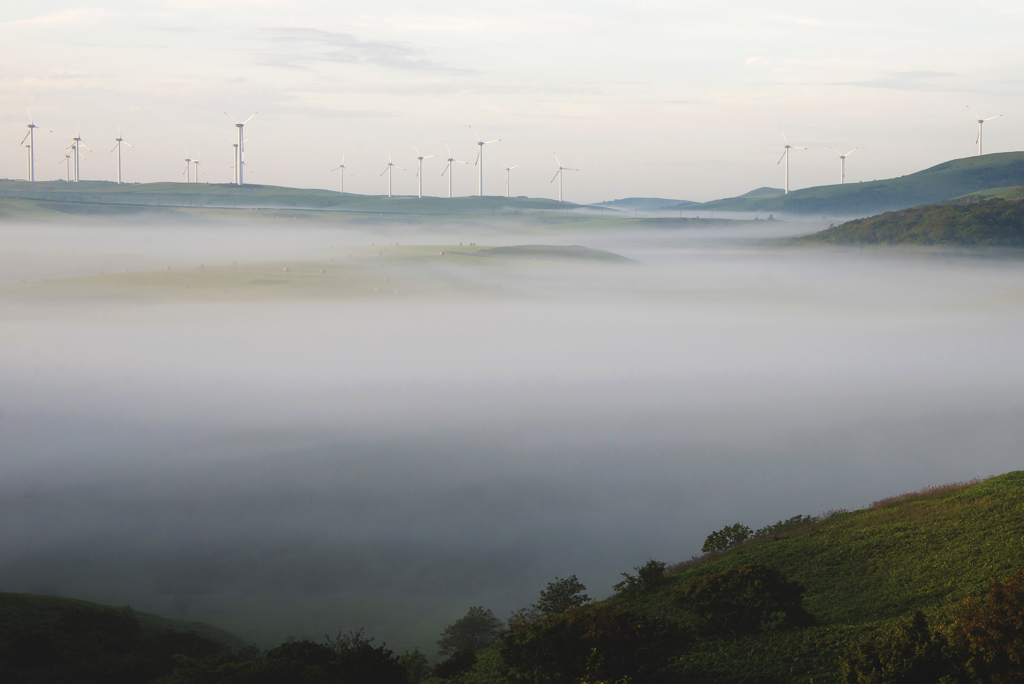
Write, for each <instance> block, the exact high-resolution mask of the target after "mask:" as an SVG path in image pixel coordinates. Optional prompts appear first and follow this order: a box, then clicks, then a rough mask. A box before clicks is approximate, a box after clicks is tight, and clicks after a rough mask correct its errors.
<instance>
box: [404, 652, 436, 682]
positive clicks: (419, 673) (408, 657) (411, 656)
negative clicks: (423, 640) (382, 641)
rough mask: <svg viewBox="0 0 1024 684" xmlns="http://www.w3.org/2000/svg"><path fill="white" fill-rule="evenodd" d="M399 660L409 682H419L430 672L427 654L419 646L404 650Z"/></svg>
mask: <svg viewBox="0 0 1024 684" xmlns="http://www.w3.org/2000/svg"><path fill="white" fill-rule="evenodd" d="M399 660H400V662H401V663H402V667H403V668H405V674H406V675H407V676H408V678H409V684H420V682H422V681H423V680H424V679H426V678H427V675H429V674H430V665H429V663H427V656H426V655H424V653H423V651H421V650H420V649H419V648H414V649H412V650H411V651H406V652H405V653H403V654H402V657H401V658H400V659H399Z"/></svg>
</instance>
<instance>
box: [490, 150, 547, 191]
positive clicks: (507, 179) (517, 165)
mask: <svg viewBox="0 0 1024 684" xmlns="http://www.w3.org/2000/svg"><path fill="white" fill-rule="evenodd" d="M555 159H558V157H555ZM498 161H499V162H501V165H502V166H504V167H505V197H511V194H509V174H511V173H512V169H518V168H519V164H516V165H515V166H508V165H507V164H506V163H505V162H503V161H501V157H499V158H498Z"/></svg>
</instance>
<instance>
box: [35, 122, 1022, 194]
mask: <svg viewBox="0 0 1024 684" xmlns="http://www.w3.org/2000/svg"><path fill="white" fill-rule="evenodd" d="M967 109H968V110H969V111H970V112H971V114H972V115H973V116H974V117H975V118H976V120H977V123H978V133H977V137H976V139H975V145H976V146H977V148H978V156H981V155H982V154H983V139H982V138H983V132H984V125H985V123H986V122H989V121H992V120H993V119H998V118H999V117H1001V116H1003V115H1002V114H999V115H996V116H991V117H988V118H984V117H981V116H979V115H978V114H977V113H976V112H975V111H974V110H973V109H971V107H970V106H969V105H968V106H967ZM224 114H225V116H227V117H228V118H230V119H231V120H232V121H233V122H234V125H235V128H236V129H237V142H235V140H234V139H232V138H231V137H229V136H227V134H223V135H224V137H225V138H226V139H227V141H228V143H229V144H231V145H232V147H233V148H234V153H233V161H232V166H231V167H230V168H231V169H232V170H233V178H232V183H233V184H235V185H243V184H244V182H245V170H246V168H247V166H248V165H247V163H246V161H245V143H246V142H248V141H249V140H251V139H252V138H246V137H245V133H244V131H245V125H246V124H247V123H249V121H251V120H252V119H253V117H255V116H256V114H258V112H256V113H254V114H253V115H252V116H250V117H249V118H248V119H246V120H245V121H238V120H237V119H235V118H234V117H232V116H231V115H230V114H228V113H227V112H224ZM36 129H39V130H40V131H43V132H47V133H53V131H52V130H48V129H44V128H41V127H40V126H37V125H36V124H35V121H34V119H33V117H32V112H31V111H29V124H28V132H27V133H26V134H25V137H24V138H22V140H21V143H20V145H21V146H23V147H25V148H26V154H27V160H26V170H25V177H26V179H27V180H29V181H35V180H36V169H35V164H36V156H35V149H36V142H35V137H36ZM469 129H470V131H471V132H472V133H473V136H474V137H475V138H476V145H477V153H476V159H475V160H474V161H473V166H475V167H477V172H478V182H477V194H478V195H479V196H481V197H482V196H483V195H484V170H483V152H484V146H485V145H491V144H494V143H500V142H501V141H502V139H501V138H497V139H495V140H483V139H482V138H480V136H479V135H477V132H476V131H475V130H474V129H473V127H472V126H469ZM779 130H780V131H781V132H782V138H783V141H784V145H783V152H782V156H781V157H780V158H779V161H778V162H776V166H779V165H781V164H782V162H785V167H784V170H785V185H784V192H785V193H786V194H789V162H790V160H789V157H790V152H791V151H792V150H803V151H807V150H808V149H809V148H807V147H800V146H797V145H791V144H790V143H789V138H788V137H787V136H786V133H785V131H783V130H782V128H781V127H780V129H779ZM122 145H127V146H128V147H130V148H134V145H131V144H130V143H128V142H127V141H126V140H125V139H124V138H122V137H121V126H120V124H118V126H117V137H116V138H114V147H113V148H111V150H110V152H111V153H114V152H116V153H117V176H116V178H117V180H116V182H117V183H119V184H120V183H122V182H123V181H122V173H121V147H122ZM444 146H445V150H446V153H447V156H446V157H444V158H443V161H446V162H447V164H446V165H445V167H444V169H443V170H442V171H441V174H440V175H441V176H442V177H444V176H447V179H448V197H453V185H452V177H453V176H454V173H455V167H456V165H457V164H464V165H466V166H469V162H468V161H463V160H460V159H456V158H455V156H454V155H453V154H452V151H451V147H450V146H449V145H448V141H447V140H444ZM410 147H412V149H413V151H414V152H415V155H416V156H415V160H416V173H415V178H416V180H417V196H418V197H421V198H422V197H423V174H424V169H423V162H424V160H427V159H432V158H434V157H437V156H438V155H437V154H428V155H424V154H421V153H420V151H419V149H418V148H417V147H416V146H415V145H414V144H410ZM82 148H85V150H87V151H89V152H93V150H92V149H91V148H90V147H89V146H88V145H87V144H86V143H85V142H84V141H83V139H82V135H81V129H80V128H79V130H78V131H77V133H76V134H75V136H74V137H73V138H72V139H71V142H70V143H69V144H68V145H67V147H66V148H65V150H64V157H63V159H62V160H61V161H59V162H58V164H64V165H65V178H64V180H65V181H67V182H78V181H79V180H80V179H81V168H82V165H81V162H82V160H83V159H84V157H83V156H82V154H83V153H82ZM829 149H830V150H832V151H833V152H835V154H836V155H837V156H838V157H839V183H840V184H844V183H845V182H846V159H847V157H849V156H850V155H851V154H853V153H854V152H856V151H857V150H858V149H860V148H859V146H858V147H854V148H853V149H851V150H850V151H849V152H846V153H845V154H843V153H841V152H840V151H839V150H837V149H835V148H834V147H832V146H829ZM386 152H387V158H388V161H387V165H386V166H385V167H384V170H383V171H381V173H380V174H379V175H380V176H381V177H383V176H384V175H385V174H387V177H388V197H393V196H394V185H393V175H394V171H395V169H398V170H399V171H402V172H405V171H406V169H405V168H404V167H402V166H399V165H398V164H396V163H395V162H394V160H393V158H392V156H391V149H390V148H386ZM552 155H553V156H554V160H555V164H556V167H555V168H556V170H555V174H554V176H552V178H551V180H550V181H549V183H554V182H555V180H557V181H558V201H559V202H561V201H562V181H563V178H564V175H565V174H564V172H566V171H579V169H577V168H571V167H567V166H562V162H561V160H559V158H558V155H557V154H555V153H554V152H552ZM199 156H201V155H199ZM199 156H197V157H195V158H193V157H191V156H190V155H189V153H188V150H187V148H186V149H185V159H184V161H185V169H184V171H182V174H181V175H183V176H185V182H186V183H191V182H199V174H200V173H203V174H205V170H204V169H203V167H202V162H201V160H200V158H199ZM86 161H88V160H87V159H86ZM498 161H499V163H500V164H501V165H502V167H503V168H504V170H505V196H506V197H511V185H512V177H511V174H512V170H513V169H516V168H519V166H520V164H514V165H512V166H509V165H508V164H506V163H505V162H504V161H503V160H502V159H501V158H500V157H499V158H498ZM335 171H339V172H340V174H339V176H340V182H339V190H340V192H341V193H342V194H344V193H345V173H346V171H348V168H347V167H346V165H345V155H344V154H343V155H342V158H341V164H340V165H338V166H336V167H335V168H333V169H330V172H332V173H333V172H335ZM348 172H349V175H353V174H352V172H351V171H348Z"/></svg>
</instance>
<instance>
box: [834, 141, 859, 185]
mask: <svg viewBox="0 0 1024 684" xmlns="http://www.w3.org/2000/svg"><path fill="white" fill-rule="evenodd" d="M828 149H830V150H832V151H833V152H835V153H836V154H839V150H837V149H836V148H834V147H832V146H831V145H829V146H828ZM858 149H859V148H858V147H854V148H853V149H852V150H850V151H849V152H847V153H846V154H839V184H840V185H843V184H844V183H845V182H846V158H847V157H849V156H850V155H851V154H853V153H854V152H856V151H857V150H858Z"/></svg>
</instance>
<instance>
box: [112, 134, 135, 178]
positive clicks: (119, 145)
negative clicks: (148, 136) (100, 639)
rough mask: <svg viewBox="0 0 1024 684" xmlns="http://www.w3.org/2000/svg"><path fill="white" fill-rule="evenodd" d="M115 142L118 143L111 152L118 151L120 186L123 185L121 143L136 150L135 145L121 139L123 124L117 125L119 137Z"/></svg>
mask: <svg viewBox="0 0 1024 684" xmlns="http://www.w3.org/2000/svg"><path fill="white" fill-rule="evenodd" d="M114 140H116V141H117V142H116V143H114V146H113V147H112V148H111V149H110V151H111V152H113V151H114V150H117V184H118V185H120V184H121V143H124V144H125V145H127V146H128V147H130V148H132V149H135V145H132V144H131V143H130V142H127V141H126V140H125V139H124V138H122V137H121V124H117V137H116V138H114Z"/></svg>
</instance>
